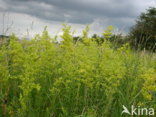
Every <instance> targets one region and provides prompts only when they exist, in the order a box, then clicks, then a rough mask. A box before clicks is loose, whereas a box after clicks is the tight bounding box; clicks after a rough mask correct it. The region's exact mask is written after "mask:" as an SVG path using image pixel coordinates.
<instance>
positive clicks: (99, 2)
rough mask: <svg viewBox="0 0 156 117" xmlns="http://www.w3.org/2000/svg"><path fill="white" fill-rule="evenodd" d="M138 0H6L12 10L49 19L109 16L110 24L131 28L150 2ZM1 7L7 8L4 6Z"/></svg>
mask: <svg viewBox="0 0 156 117" xmlns="http://www.w3.org/2000/svg"><path fill="white" fill-rule="evenodd" d="M138 1H140V4H138V2H136V0H3V2H5V3H6V4H7V8H6V9H5V11H8V12H9V11H11V12H17V13H25V14H29V15H31V16H35V17H38V18H40V19H44V20H48V21H60V22H69V23H78V24H86V23H87V24H89V23H92V22H93V21H94V20H95V19H104V20H108V22H107V23H108V24H113V25H115V26H117V27H122V26H123V25H124V26H126V27H127V28H128V27H130V24H131V23H132V20H134V19H135V18H136V17H137V16H138V15H139V13H140V11H139V9H143V8H142V7H144V6H146V5H144V4H146V3H147V0H138ZM151 1H152V0H151ZM142 4H143V5H142ZM0 9H1V10H4V8H1V7H0ZM144 9H145V8H144ZM123 19H125V20H126V21H124V20H123ZM127 19H129V20H127ZM104 23H106V22H105V21H104ZM101 25H103V24H102V23H101Z"/></svg>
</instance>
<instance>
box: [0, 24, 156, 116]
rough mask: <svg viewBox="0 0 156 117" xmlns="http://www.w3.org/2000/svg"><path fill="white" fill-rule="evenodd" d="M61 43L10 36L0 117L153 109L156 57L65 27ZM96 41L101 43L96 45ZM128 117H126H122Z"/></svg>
mask: <svg viewBox="0 0 156 117" xmlns="http://www.w3.org/2000/svg"><path fill="white" fill-rule="evenodd" d="M62 31H63V34H62V36H61V38H62V41H61V42H60V43H59V42H57V39H56V38H55V37H50V36H49V34H48V31H47V30H46V28H45V30H44V31H43V33H42V34H41V35H36V36H35V37H34V38H33V39H31V40H26V39H23V40H19V39H18V38H17V37H16V36H15V35H14V34H13V35H11V36H10V37H9V38H10V39H9V40H8V42H7V43H4V44H2V45H1V46H0V115H1V116H2V117H120V116H121V112H122V110H123V109H122V105H126V106H127V107H128V108H130V107H131V105H135V106H141V107H151V108H155V109H156V56H155V54H154V53H152V52H148V53H145V52H142V51H141V52H140V51H134V50H132V49H131V48H130V45H129V44H128V43H126V44H123V45H121V46H119V47H116V48H114V46H113V44H114V43H112V42H110V41H109V39H110V38H111V35H112V27H108V28H107V29H106V30H105V31H104V33H103V39H102V40H101V39H100V38H96V40H95V38H91V37H89V36H88V31H89V29H88V27H87V28H86V29H84V30H83V32H82V35H81V41H79V40H78V39H77V40H76V41H75V40H74V37H73V34H72V32H71V27H70V26H67V25H64V28H63V29H62ZM98 39H99V40H98ZM122 116H127V115H124V114H123V115H122Z"/></svg>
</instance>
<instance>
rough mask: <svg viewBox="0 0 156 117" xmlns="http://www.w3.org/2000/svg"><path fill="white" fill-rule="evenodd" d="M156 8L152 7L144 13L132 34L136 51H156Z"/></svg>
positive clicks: (133, 28) (132, 41)
mask: <svg viewBox="0 0 156 117" xmlns="http://www.w3.org/2000/svg"><path fill="white" fill-rule="evenodd" d="M155 29H156V8H155V7H150V8H149V9H147V11H146V12H145V13H142V14H141V15H140V16H139V18H138V20H137V21H136V24H135V26H133V27H132V30H131V32H130V38H131V44H132V46H133V47H134V48H135V49H141V50H142V49H146V50H152V51H155V50H156V30H155Z"/></svg>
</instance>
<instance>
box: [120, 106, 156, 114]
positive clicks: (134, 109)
mask: <svg viewBox="0 0 156 117" xmlns="http://www.w3.org/2000/svg"><path fill="white" fill-rule="evenodd" d="M122 107H123V111H122V113H121V114H124V113H125V114H128V115H150V116H152V115H154V114H155V113H154V109H153V108H141V107H140V106H138V107H135V106H134V105H132V106H131V110H128V109H127V107H126V106H124V105H122Z"/></svg>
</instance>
